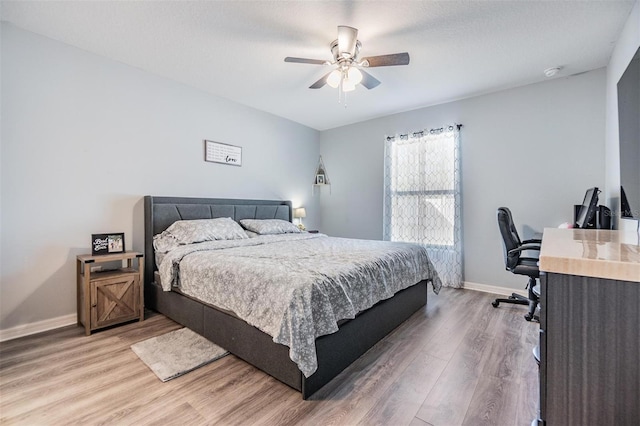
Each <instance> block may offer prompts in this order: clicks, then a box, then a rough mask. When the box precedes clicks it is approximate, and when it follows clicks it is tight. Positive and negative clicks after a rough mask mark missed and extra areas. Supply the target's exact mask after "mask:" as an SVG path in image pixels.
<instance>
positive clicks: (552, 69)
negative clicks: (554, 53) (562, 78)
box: [544, 67, 562, 77]
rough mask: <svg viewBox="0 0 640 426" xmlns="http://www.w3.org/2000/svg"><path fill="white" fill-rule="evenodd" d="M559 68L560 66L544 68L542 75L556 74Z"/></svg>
mask: <svg viewBox="0 0 640 426" xmlns="http://www.w3.org/2000/svg"><path fill="white" fill-rule="evenodd" d="M561 69H562V67H551V68H547V69H546V70H544V75H546V76H547V77H553V76H554V75H556V74H558V73H559V72H560V70H561Z"/></svg>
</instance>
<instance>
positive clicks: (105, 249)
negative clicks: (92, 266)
mask: <svg viewBox="0 0 640 426" xmlns="http://www.w3.org/2000/svg"><path fill="white" fill-rule="evenodd" d="M113 253H124V232H111V233H109V234H91V254H92V255H94V256H96V255H100V254H113Z"/></svg>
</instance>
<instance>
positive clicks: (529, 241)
mask: <svg viewBox="0 0 640 426" xmlns="http://www.w3.org/2000/svg"><path fill="white" fill-rule="evenodd" d="M522 244H542V240H538V239H533V240H524V241H523V242H522Z"/></svg>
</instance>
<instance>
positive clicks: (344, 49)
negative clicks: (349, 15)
mask: <svg viewBox="0 0 640 426" xmlns="http://www.w3.org/2000/svg"><path fill="white" fill-rule="evenodd" d="M357 42H358V30H357V29H355V28H353V27H347V26H345V25H340V26H338V52H339V53H340V55H342V57H344V58H353V57H354V56H355V54H356V43H357Z"/></svg>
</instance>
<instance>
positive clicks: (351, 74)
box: [347, 67, 362, 86]
mask: <svg viewBox="0 0 640 426" xmlns="http://www.w3.org/2000/svg"><path fill="white" fill-rule="evenodd" d="M347 77H348V78H349V81H350V82H352V83H353V85H354V86H355V85H356V84H359V83H360V82H361V81H362V73H361V72H360V70H359V69H358V68H355V67H350V68H349V71H348V72H347Z"/></svg>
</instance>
